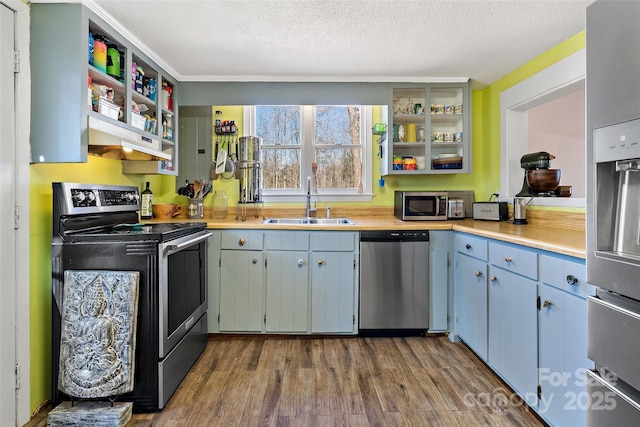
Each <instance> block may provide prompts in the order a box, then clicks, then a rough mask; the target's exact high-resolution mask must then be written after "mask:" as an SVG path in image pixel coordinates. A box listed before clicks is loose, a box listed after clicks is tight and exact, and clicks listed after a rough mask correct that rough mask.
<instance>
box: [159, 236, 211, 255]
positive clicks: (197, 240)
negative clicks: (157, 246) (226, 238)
mask: <svg viewBox="0 0 640 427" xmlns="http://www.w3.org/2000/svg"><path fill="white" fill-rule="evenodd" d="M211 236H213V233H212V232H210V231H208V232H207V233H206V234H202V235H200V236H198V237H195V238H193V239H191V240H187V241H186V242H180V243H178V244H175V245H171V244H169V245H167V246H165V248H164V252H165V253H167V254H168V255H170V254H171V253H173V252H178V251H181V250H182V249H184V248H186V247H189V246H193V245H195V244H197V243H200V242H202V241H204V240H207V239H208V238H209V237H211Z"/></svg>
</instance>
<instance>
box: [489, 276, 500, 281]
mask: <svg viewBox="0 0 640 427" xmlns="http://www.w3.org/2000/svg"><path fill="white" fill-rule="evenodd" d="M489 280H491V281H492V282H495V281H496V280H498V278H497V277H496V276H493V275H492V276H491V277H489Z"/></svg>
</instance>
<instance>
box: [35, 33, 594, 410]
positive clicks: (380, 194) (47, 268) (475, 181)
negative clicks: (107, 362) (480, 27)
mask: <svg viewBox="0 0 640 427" xmlns="http://www.w3.org/2000/svg"><path fill="white" fill-rule="evenodd" d="M584 45H585V37H584V32H581V33H579V34H577V35H575V36H574V37H572V38H570V39H568V40H566V41H564V42H562V43H560V44H559V45H557V46H555V47H554V48H552V49H550V50H549V51H547V52H545V53H544V54H542V55H540V56H539V57H537V58H535V59H533V60H532V61H530V62H529V63H527V64H525V65H523V66H522V67H520V68H518V69H516V70H514V71H513V72H511V73H510V74H508V75H506V76H505V77H503V78H502V79H500V80H498V81H497V82H495V83H494V84H492V85H490V86H488V87H486V88H485V89H483V90H476V91H473V104H472V109H473V114H472V132H473V164H472V173H471V174H460V175H426V176H387V177H386V178H385V186H384V187H382V188H380V187H378V184H377V180H378V178H379V177H378V175H377V174H376V173H374V174H373V177H372V180H373V182H372V188H373V192H374V197H373V199H372V201H371V203H370V205H375V206H391V205H392V204H393V192H394V191H395V190H397V189H400V190H410V189H450V190H460V189H474V190H476V198H477V199H479V200H485V199H486V198H488V196H489V195H490V194H491V193H493V192H496V191H497V190H498V189H499V187H500V93H501V92H502V91H504V90H505V89H508V88H509V87H511V86H513V85H515V84H517V83H519V82H521V81H522V80H525V79H527V78H528V77H531V76H532V75H534V74H536V73H537V72H539V71H541V70H543V69H544V68H546V67H548V66H550V65H552V64H554V63H555V62H557V61H559V60H561V59H563V58H565V57H567V56H569V55H571V54H573V53H575V52H576V51H578V50H580V49H582V48H584ZM374 121H376V118H375V117H374ZM374 151H375V150H374ZM373 162H374V164H373V171H374V172H375V171H378V170H379V160H378V158H377V157H375V152H374V158H373ZM30 179H31V183H30V186H31V187H30V203H31V212H30V247H31V250H30V257H31V265H30V275H31V277H30V345H31V384H30V386H31V392H30V393H31V399H30V400H31V408H32V411H34V410H36V409H37V408H38V407H39V406H41V405H42V403H44V402H45V401H46V400H47V399H49V398H50V386H49V377H50V372H51V371H50V366H49V365H50V357H51V351H50V349H51V338H50V335H51V332H50V331H51V233H52V191H51V183H52V182H56V181H68V182H99V183H103V184H122V185H136V186H138V187H140V188H142V186H143V184H144V182H145V181H150V182H151V188H152V190H153V192H154V200H158V201H166V202H168V201H175V202H181V198H182V197H181V196H178V195H177V194H176V193H175V189H176V179H175V178H174V177H170V176H155V175H149V176H139V175H124V174H123V173H122V168H121V164H120V162H119V161H114V160H109V159H102V158H98V157H92V156H89V160H88V162H87V163H82V164H34V165H31V166H30ZM214 185H215V186H216V188H217V189H225V187H228V189H229V191H230V192H231V191H233V192H235V193H232V194H237V190H236V189H235V187H236V181H229V182H226V183H223V182H220V181H217V182H216V183H215V184H214ZM209 197H210V196H209ZM229 199H230V200H233V198H232V196H231V195H230V197H229ZM236 199H237V197H236Z"/></svg>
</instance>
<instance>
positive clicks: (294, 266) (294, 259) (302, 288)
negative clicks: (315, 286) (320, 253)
mask: <svg viewBox="0 0 640 427" xmlns="http://www.w3.org/2000/svg"><path fill="white" fill-rule="evenodd" d="M265 287H266V302H267V304H266V309H265V314H266V323H265V325H266V331H267V332H307V330H308V313H309V310H308V304H309V302H308V296H309V253H308V252H296V251H268V252H267V259H266V282H265Z"/></svg>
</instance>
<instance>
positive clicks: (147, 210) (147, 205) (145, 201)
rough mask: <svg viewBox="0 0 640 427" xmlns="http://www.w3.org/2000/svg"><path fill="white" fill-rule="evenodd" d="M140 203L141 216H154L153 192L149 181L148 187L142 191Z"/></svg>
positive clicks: (146, 217) (148, 217) (145, 217)
mask: <svg viewBox="0 0 640 427" xmlns="http://www.w3.org/2000/svg"><path fill="white" fill-rule="evenodd" d="M141 199H142V200H141V205H140V218H142V219H151V218H153V208H152V206H153V192H152V191H151V189H150V188H149V181H147V187H146V188H145V189H144V191H143V192H142V197H141Z"/></svg>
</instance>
